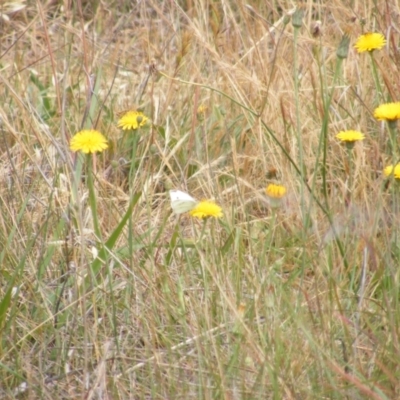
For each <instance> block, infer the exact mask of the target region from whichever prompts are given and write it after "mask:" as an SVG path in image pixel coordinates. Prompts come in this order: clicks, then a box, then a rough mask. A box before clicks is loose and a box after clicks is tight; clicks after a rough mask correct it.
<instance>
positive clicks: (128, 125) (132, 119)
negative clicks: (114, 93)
mask: <svg viewBox="0 0 400 400" xmlns="http://www.w3.org/2000/svg"><path fill="white" fill-rule="evenodd" d="M147 120H148V118H147V117H146V116H145V115H144V114H143V113H142V112H141V111H128V112H126V113H125V114H124V115H123V117H122V118H121V119H120V120H119V121H118V128H122V129H123V130H127V129H137V128H139V127H141V126H143V125H145V124H146V122H147Z"/></svg>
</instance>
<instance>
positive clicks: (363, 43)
mask: <svg viewBox="0 0 400 400" xmlns="http://www.w3.org/2000/svg"><path fill="white" fill-rule="evenodd" d="M385 44H386V39H385V36H383V35H382V33H372V32H368V33H365V34H364V35H361V36H360V37H359V38H358V39H357V41H356V44H355V45H354V48H355V49H356V50H357V51H358V52H359V53H363V52H364V51H373V50H380V49H381V48H382V47H383V46H385Z"/></svg>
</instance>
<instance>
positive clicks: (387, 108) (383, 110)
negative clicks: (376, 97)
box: [374, 102, 400, 121]
mask: <svg viewBox="0 0 400 400" xmlns="http://www.w3.org/2000/svg"><path fill="white" fill-rule="evenodd" d="M374 117H375V118H376V119H377V120H379V121H382V120H387V121H395V120H396V119H399V118H400V102H397V103H386V104H381V105H380V106H379V107H378V108H376V109H375V111H374Z"/></svg>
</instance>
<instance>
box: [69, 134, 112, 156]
mask: <svg viewBox="0 0 400 400" xmlns="http://www.w3.org/2000/svg"><path fill="white" fill-rule="evenodd" d="M69 148H70V149H71V150H72V151H82V152H83V153H86V154H87V153H95V152H97V151H99V152H101V151H103V150H105V149H106V148H108V143H107V139H106V138H105V137H104V136H103V135H102V134H101V133H100V132H99V131H96V130H94V129H85V130H83V131H80V132H78V133H77V134H75V136H74V137H73V138H72V139H71V142H70V144H69Z"/></svg>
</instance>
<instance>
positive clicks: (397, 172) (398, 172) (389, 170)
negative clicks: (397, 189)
mask: <svg viewBox="0 0 400 400" xmlns="http://www.w3.org/2000/svg"><path fill="white" fill-rule="evenodd" d="M383 173H384V174H385V175H386V176H390V175H393V176H394V177H395V178H396V179H400V164H397V165H396V166H395V167H394V168H393V165H389V166H387V167H386V168H385V169H384V170H383Z"/></svg>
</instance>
